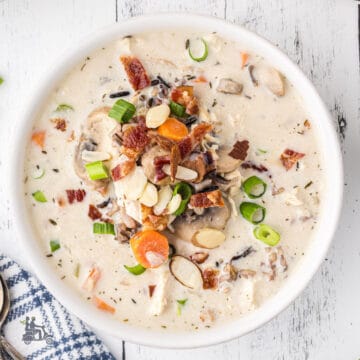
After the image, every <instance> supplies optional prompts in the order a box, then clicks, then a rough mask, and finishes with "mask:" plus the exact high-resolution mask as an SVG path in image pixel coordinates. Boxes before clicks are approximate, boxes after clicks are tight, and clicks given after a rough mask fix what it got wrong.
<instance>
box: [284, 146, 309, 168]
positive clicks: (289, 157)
mask: <svg viewBox="0 0 360 360" xmlns="http://www.w3.org/2000/svg"><path fill="white" fill-rule="evenodd" d="M304 156H305V154H303V153H299V152H297V151H294V150H291V149H285V150H284V151H283V153H282V154H281V155H280V160H281V162H282V164H283V165H284V167H285V169H286V170H290V169H291V168H292V167H293V166H294V165H295V164H296V163H297V161H298V160H300V159H301V158H303V157H304Z"/></svg>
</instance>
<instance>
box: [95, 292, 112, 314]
mask: <svg viewBox="0 0 360 360" xmlns="http://www.w3.org/2000/svg"><path fill="white" fill-rule="evenodd" d="M93 301H94V303H95V305H96V307H97V308H98V309H100V310H104V311H107V312H109V313H111V314H114V313H115V308H114V307H112V306H111V305H109V304H107V303H106V302H105V301H104V300H101V299H100V298H98V297H97V296H93Z"/></svg>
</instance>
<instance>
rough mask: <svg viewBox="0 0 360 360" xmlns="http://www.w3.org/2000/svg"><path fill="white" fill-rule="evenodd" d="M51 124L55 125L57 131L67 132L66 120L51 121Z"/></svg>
mask: <svg viewBox="0 0 360 360" xmlns="http://www.w3.org/2000/svg"><path fill="white" fill-rule="evenodd" d="M51 122H52V123H54V124H55V129H57V130H60V131H63V132H64V131H66V121H65V119H61V118H56V119H51Z"/></svg>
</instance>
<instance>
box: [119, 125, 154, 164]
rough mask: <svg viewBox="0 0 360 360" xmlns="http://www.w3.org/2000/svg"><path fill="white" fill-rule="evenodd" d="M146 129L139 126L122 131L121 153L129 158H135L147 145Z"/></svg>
mask: <svg viewBox="0 0 360 360" xmlns="http://www.w3.org/2000/svg"><path fill="white" fill-rule="evenodd" d="M149 140H150V139H149V137H148V136H147V131H146V127H144V126H142V125H141V124H140V125H137V126H131V127H129V128H128V129H126V130H125V131H124V134H123V139H122V145H123V146H122V150H121V152H122V153H123V154H125V155H127V156H128V157H130V158H136V157H137V156H139V155H140V154H141V153H142V152H143V151H144V149H145V147H146V145H147V144H148V143H149Z"/></svg>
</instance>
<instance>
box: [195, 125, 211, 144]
mask: <svg viewBox="0 0 360 360" xmlns="http://www.w3.org/2000/svg"><path fill="white" fill-rule="evenodd" d="M212 129H213V126H212V125H211V124H208V123H201V124H199V125H197V126H195V127H194V129H193V130H192V131H191V133H190V136H191V137H192V138H193V139H194V140H195V141H198V142H200V141H201V140H202V139H203V138H204V136H205V135H206V134H207V133H208V132H210V131H211V130H212Z"/></svg>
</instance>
